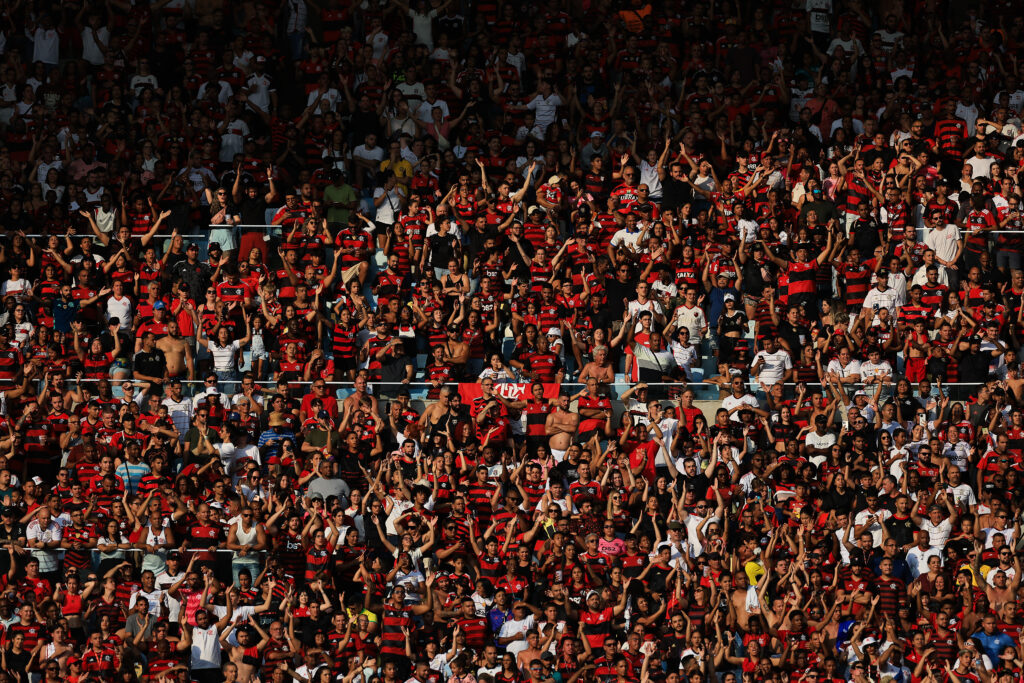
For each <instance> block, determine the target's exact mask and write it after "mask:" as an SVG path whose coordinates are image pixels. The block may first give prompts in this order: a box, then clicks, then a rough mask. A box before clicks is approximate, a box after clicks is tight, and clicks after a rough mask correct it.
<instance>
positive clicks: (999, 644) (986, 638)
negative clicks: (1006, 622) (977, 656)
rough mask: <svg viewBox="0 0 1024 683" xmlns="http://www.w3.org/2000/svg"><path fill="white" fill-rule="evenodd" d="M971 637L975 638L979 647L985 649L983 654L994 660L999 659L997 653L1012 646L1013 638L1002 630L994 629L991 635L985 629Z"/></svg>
mask: <svg viewBox="0 0 1024 683" xmlns="http://www.w3.org/2000/svg"><path fill="white" fill-rule="evenodd" d="M971 637H972V638H977V639H978V641H979V642H980V643H981V647H982V649H983V650H985V654H987V655H988V656H989V658H990V659H991V660H992V661H993V662H994V661H996V660H997V659H999V653H1000V652H1002V651H1003V650H1005V649H1006V648H1007V647H1013V638H1011V637H1010V636H1008V635H1006V634H1005V633H1003V632H1002V631H996V632H995V633H993V634H992V635H988V634H987V633H985V631H983V630H982V631H978V632H977V633H975V634H974V635H973V636H971Z"/></svg>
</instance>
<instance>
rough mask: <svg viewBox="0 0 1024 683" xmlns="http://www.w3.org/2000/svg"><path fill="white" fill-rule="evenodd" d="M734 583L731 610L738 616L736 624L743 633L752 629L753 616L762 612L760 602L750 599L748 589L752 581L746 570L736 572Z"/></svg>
mask: <svg viewBox="0 0 1024 683" xmlns="http://www.w3.org/2000/svg"><path fill="white" fill-rule="evenodd" d="M733 583H734V585H735V587H734V588H733V591H732V595H731V596H729V602H730V610H731V612H732V614H733V616H734V617H735V618H736V626H737V627H739V628H740V629H741V630H742V631H743V633H747V632H749V631H750V627H749V625H750V620H751V618H755V619H756V617H757V615H758V614H760V612H761V607H760V602H759V601H756V600H755V601H751V600H750V594H749V591H748V590H747V588H748V587H749V586H750V582H749V581H748V579H747V574H746V572H743V571H738V572H734V573H733ZM762 597H763V596H762ZM755 603H756V604H755Z"/></svg>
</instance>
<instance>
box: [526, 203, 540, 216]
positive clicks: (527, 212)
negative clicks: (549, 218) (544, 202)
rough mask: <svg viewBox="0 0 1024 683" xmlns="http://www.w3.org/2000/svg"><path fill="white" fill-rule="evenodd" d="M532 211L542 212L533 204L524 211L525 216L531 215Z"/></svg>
mask: <svg viewBox="0 0 1024 683" xmlns="http://www.w3.org/2000/svg"><path fill="white" fill-rule="evenodd" d="M534 211H544V209H542V208H540V207H539V206H537V205H536V204H534V205H533V206H531V207H530V208H529V209H527V210H526V214H527V215H529V214H531V213H533V212H534Z"/></svg>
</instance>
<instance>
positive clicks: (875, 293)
mask: <svg viewBox="0 0 1024 683" xmlns="http://www.w3.org/2000/svg"><path fill="white" fill-rule="evenodd" d="M898 300H899V292H897V291H896V290H895V289H894V288H892V287H887V288H886V290H885V291H884V292H883V291H880V290H879V289H878V287H872V288H871V289H870V290H869V291H868V293H867V296H865V297H864V303H863V304H862V306H863V307H864V308H874V306H875V304H878V307H879V308H884V309H887V310H888V311H889V315H890V317H891V316H895V315H896V309H897V308H898V307H899V305H898ZM872 324H873V325H876V324H878V316H875V317H874V319H873V320H872Z"/></svg>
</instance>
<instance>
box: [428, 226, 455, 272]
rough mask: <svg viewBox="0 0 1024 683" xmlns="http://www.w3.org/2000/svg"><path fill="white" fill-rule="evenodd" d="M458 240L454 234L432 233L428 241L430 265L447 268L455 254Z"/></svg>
mask: <svg viewBox="0 0 1024 683" xmlns="http://www.w3.org/2000/svg"><path fill="white" fill-rule="evenodd" d="M457 243H458V241H457V240H456V239H455V236H454V235H451V234H448V235H443V236H442V235H431V236H430V239H429V241H428V244H429V246H428V249H429V252H428V253H429V254H430V265H432V266H434V267H435V268H447V267H448V261H450V260H451V258H452V257H453V256H455V245H456V244H457Z"/></svg>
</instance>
